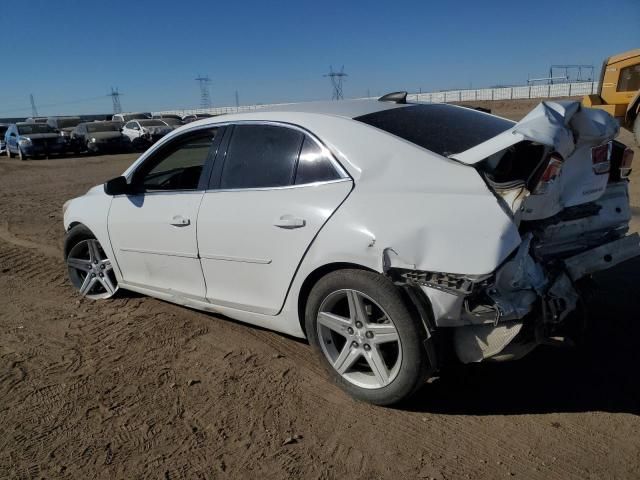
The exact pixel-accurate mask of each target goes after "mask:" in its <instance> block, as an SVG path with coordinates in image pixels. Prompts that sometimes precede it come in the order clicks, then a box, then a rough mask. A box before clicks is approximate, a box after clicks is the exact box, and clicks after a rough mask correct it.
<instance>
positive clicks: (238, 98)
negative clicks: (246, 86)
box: [236, 90, 240, 108]
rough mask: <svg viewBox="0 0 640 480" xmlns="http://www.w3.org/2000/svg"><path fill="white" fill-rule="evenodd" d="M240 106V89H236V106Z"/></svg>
mask: <svg viewBox="0 0 640 480" xmlns="http://www.w3.org/2000/svg"><path fill="white" fill-rule="evenodd" d="M239 107H240V97H239V96H238V90H236V108H239Z"/></svg>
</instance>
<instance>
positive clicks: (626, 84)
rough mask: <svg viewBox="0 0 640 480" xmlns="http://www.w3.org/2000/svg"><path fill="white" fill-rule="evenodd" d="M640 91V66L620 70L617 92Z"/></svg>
mask: <svg viewBox="0 0 640 480" xmlns="http://www.w3.org/2000/svg"><path fill="white" fill-rule="evenodd" d="M636 90H640V65H631V66H629V67H625V68H623V69H621V70H620V78H619V79H618V87H617V88H616V91H617V92H632V91H636Z"/></svg>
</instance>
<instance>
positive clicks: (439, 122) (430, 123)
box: [354, 104, 514, 157]
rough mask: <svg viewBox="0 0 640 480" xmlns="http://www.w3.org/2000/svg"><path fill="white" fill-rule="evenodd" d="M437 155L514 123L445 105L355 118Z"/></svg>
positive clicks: (461, 149)
mask: <svg viewBox="0 0 640 480" xmlns="http://www.w3.org/2000/svg"><path fill="white" fill-rule="evenodd" d="M354 120H358V121H360V122H363V123H366V124H368V125H372V126H374V127H377V128H379V129H381V130H384V131H385V132H389V133H391V134H393V135H396V136H398V137H400V138H403V139H405V140H408V141H409V142H412V143H415V144H416V145H419V146H420V147H423V148H426V149H427V150H431V151H432V152H435V153H437V154H439V155H442V156H445V157H448V156H449V155H453V154H456V153H460V152H464V151H465V150H468V149H470V148H471V147H475V146H476V145H479V144H480V143H482V142H484V141H485V140H489V139H490V138H492V137H495V136H496V135H498V134H499V133H502V132H504V131H505V130H508V129H510V128H511V127H513V125H514V122H511V121H509V120H505V119H503V118H498V117H494V116H492V115H487V114H486V113H482V112H478V111H477V110H474V109H472V108H462V107H456V106H453V105H445V104H430V105H411V106H408V107H399V108H393V109H390V110H382V111H380V112H375V113H369V114H367V115H362V116H360V117H356V118H354Z"/></svg>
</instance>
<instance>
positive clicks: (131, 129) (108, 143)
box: [0, 112, 211, 160]
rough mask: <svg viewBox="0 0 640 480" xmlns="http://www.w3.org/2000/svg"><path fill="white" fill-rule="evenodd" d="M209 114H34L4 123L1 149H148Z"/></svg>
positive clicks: (21, 154)
mask: <svg viewBox="0 0 640 480" xmlns="http://www.w3.org/2000/svg"><path fill="white" fill-rule="evenodd" d="M207 117H211V115H209V114H204V113H203V114H192V115H185V116H180V115H173V114H154V115H152V114H151V113H149V112H137V113H118V114H116V115H113V117H112V118H111V119H110V120H94V121H86V120H83V119H82V118H80V117H31V118H28V119H27V120H26V121H24V122H18V123H13V124H0V153H6V155H7V156H8V157H9V158H13V157H14V156H17V157H18V158H20V159H21V160H25V159H27V158H30V157H41V156H50V155H67V154H75V155H77V154H80V153H91V154H98V153H120V152H127V151H139V150H145V149H146V148H148V147H149V146H151V145H152V144H153V143H155V142H157V141H158V140H159V139H160V138H162V137H163V136H164V135H166V134H167V133H169V132H171V131H172V130H174V129H176V128H178V127H180V126H182V125H184V124H186V123H190V122H193V121H196V120H199V119H202V118H207Z"/></svg>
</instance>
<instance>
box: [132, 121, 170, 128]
mask: <svg viewBox="0 0 640 480" xmlns="http://www.w3.org/2000/svg"><path fill="white" fill-rule="evenodd" d="M138 123H139V124H140V125H142V126H143V127H166V126H167V124H166V123H164V122H163V121H160V120H138Z"/></svg>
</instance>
